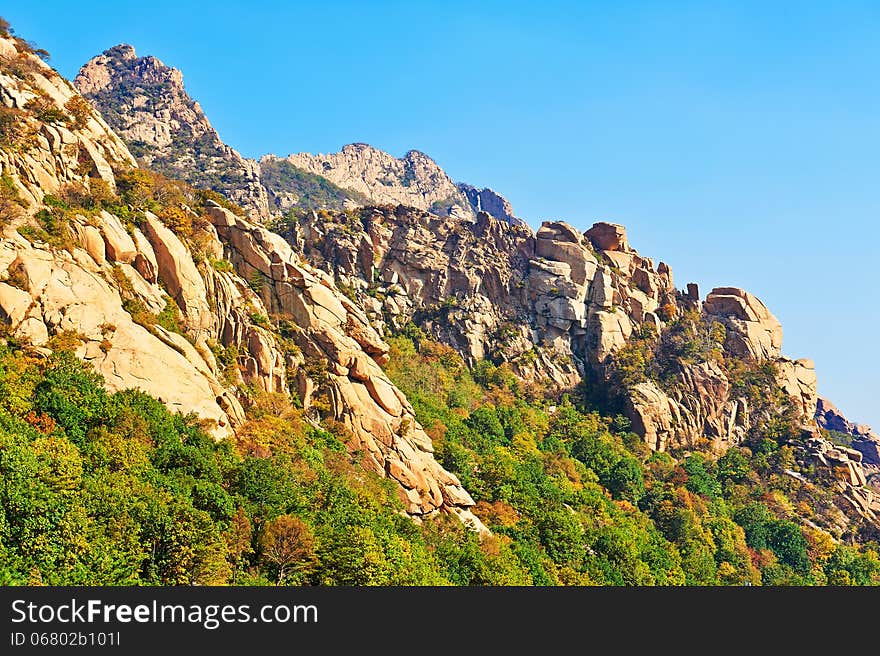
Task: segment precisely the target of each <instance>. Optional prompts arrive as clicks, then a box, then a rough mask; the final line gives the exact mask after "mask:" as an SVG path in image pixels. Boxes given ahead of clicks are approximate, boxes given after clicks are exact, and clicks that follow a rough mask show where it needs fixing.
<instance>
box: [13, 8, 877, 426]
mask: <svg viewBox="0 0 880 656" xmlns="http://www.w3.org/2000/svg"><path fill="white" fill-rule="evenodd" d="M771 5H772V6H771ZM0 13H2V14H3V15H4V16H5V17H6V18H7V19H8V20H9V21H10V22H11V23H12V24H13V27H14V28H15V29H16V30H17V31H18V33H19V34H20V35H22V36H24V37H25V38H29V39H32V40H34V41H36V42H37V43H38V44H39V45H40V46H42V47H44V48H46V49H48V50H49V51H50V52H51V53H52V63H53V64H54V65H55V67H56V68H58V69H59V70H60V71H61V73H62V74H64V75H65V76H66V77H68V78H71V79H72V78H73V76H74V75H75V74H76V71H77V70H78V68H79V66H80V65H82V64H83V63H84V62H85V61H87V60H88V59H89V58H90V57H92V56H93V55H95V54H98V53H100V52H101V51H103V50H105V49H107V48H109V47H111V46H113V45H115V44H117V43H123V42H125V43H130V44H132V45H134V46H135V48H136V49H137V51H138V53H139V54H141V55H146V54H152V55H155V56H157V57H159V58H160V59H161V60H163V61H164V62H165V63H167V64H169V65H171V66H175V67H177V68H179V69H181V70H182V71H183V72H184V77H185V82H186V85H187V89H188V90H189V92H190V94H191V95H192V96H193V97H194V98H195V99H196V100H198V101H199V102H200V103H201V104H202V107H203V108H204V110H205V112H206V113H207V114H208V117H209V118H210V119H211V121H212V122H213V123H214V125H215V127H216V128H217V129H218V131H219V132H220V135H221V137H222V138H223V139H224V140H225V141H226V142H227V143H229V144H231V145H232V146H233V147H235V148H236V149H238V150H239V151H240V152H241V153H242V154H244V155H247V156H259V155H262V154H264V153H268V152H271V153H275V154H279V155H283V154H287V153H289V152H302V151H308V152H334V151H337V150H338V149H339V148H340V147H341V146H343V145H344V144H346V143H350V142H354V141H364V142H367V143H370V144H372V145H374V146H376V147H378V148H382V149H384V150H387V151H389V152H391V153H393V154H396V155H402V154H403V153H404V152H406V151H407V150H409V149H411V148H416V149H418V150H422V151H424V152H426V153H428V154H429V155H431V156H432V157H433V158H434V159H435V160H437V162H438V163H439V164H440V165H441V166H443V167H444V168H445V169H446V171H447V172H448V173H449V174H450V176H452V177H453V178H454V179H455V180H459V181H467V182H470V183H472V184H475V185H481V186H483V185H485V186H490V187H492V188H493V189H495V190H496V191H498V192H500V193H502V194H503V195H505V196H506V197H507V198H508V199H509V200H510V201H511V203H512V204H513V207H514V209H515V210H516V212H517V214H518V215H520V216H522V217H523V218H525V219H526V220H527V221H528V222H529V223H530V224H531V225H532V226H535V227H536V226H538V225H540V222H541V221H542V220H547V219H563V220H566V221H569V222H570V223H572V224H574V225H576V226H578V227H580V228H586V227H589V226H590V225H591V224H592V223H593V222H594V221H596V220H610V221H614V222H617V223H623V224H625V225H626V226H627V228H628V231H629V238H630V243H631V244H632V245H633V246H634V247H635V248H637V249H638V250H639V252H641V253H642V254H643V255H646V256H649V257H653V258H654V259H655V261H658V260H663V261H665V262H667V263H669V264H670V265H671V266H672V269H673V272H674V274H675V280H676V284H677V286H679V287H684V285H685V284H686V283H687V282H690V281H696V282H698V283H700V288H701V293H702V294H704V295H705V294H706V293H707V292H708V291H709V290H710V289H711V288H712V287H713V286H721V285H734V286H739V287H744V288H746V289H748V290H750V291H752V292H753V293H755V294H756V295H757V296H759V297H760V298H761V299H762V300H764V302H765V303H766V304H767V305H768V306H769V308H770V309H771V311H772V312H774V313H775V314H776V316H777V317H779V319H780V320H781V321H782V324H783V326H784V329H785V341H784V345H783V350H784V352H785V354H786V355H788V356H791V357H795V358H799V357H810V358H813V359H814V360H815V362H816V367H817V370H818V374H819V389H820V393H822V394H823V395H825V396H828V397H829V398H831V399H832V400H833V401H835V402H836V403H837V405H838V406H839V407H840V408H841V409H842V410H843V411H844V412H845V413H846V414H848V415H849V417H850V419H852V420H855V421H863V422H868V423H871V424H873V425H874V426H875V427H877V428H880V401H878V398H880V395H878V382H880V381H878V379H880V375H878V372H880V345H878V344H880V337H878V326H880V277H878V273H877V266H878V260H880V257H878V256H880V227H878V216H880V188H878V178H880V175H878V174H880V112H878V109H880V107H878V105H880V85H878V82H877V79H878V70H880V39H878V36H877V35H878V34H880V4H878V3H877V2H876V0H875V1H868V2H853V1H848V0H838V1H837V2H813V1H811V0H802V1H800V2H772V3H769V2H766V1H763V0H762V1H759V2H751V1H739V2H717V3H713V2H705V1H703V2H676V1H674V0H671V1H670V2H657V1H656V0H648V1H645V2H627V1H625V0H619V1H615V2H610V1H606V2H589V1H583V0H582V1H579V2H563V1H555V0H544V1H542V2H519V1H517V0H505V1H504V2H458V1H455V0H444V1H443V2H439V1H435V2H420V1H418V0H409V1H407V2H379V1H376V2H363V1H361V2H340V1H332V0H324V1H322V2H297V1H289V2H256V1H252V2H248V3H244V2H235V3H233V2H225V1H223V0H214V1H213V2H211V3H195V2H183V1H181V0H176V1H174V2H168V1H166V0H151V1H150V2H143V1H137V2H132V1H129V0H115V2H112V3H110V2H95V1H88V0H81V1H79V2H75V3H73V2H67V1H64V2H62V1H58V0H41V1H40V2H34V1H33V0H12V1H11V2H10V1H7V2H4V3H3V7H2V8H0Z"/></svg>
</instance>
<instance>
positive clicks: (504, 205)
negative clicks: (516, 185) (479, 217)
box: [458, 182, 527, 225]
mask: <svg viewBox="0 0 880 656" xmlns="http://www.w3.org/2000/svg"><path fill="white" fill-rule="evenodd" d="M458 188H459V189H460V190H461V192H462V193H463V194H464V195H465V197H466V198H467V199H468V202H469V203H470V204H471V207H472V208H473V209H474V212H477V213H478V214H479V213H480V212H485V213H486V214H490V215H492V216H494V217H495V218H496V219H501V220H504V221H507V222H508V223H516V224H519V225H527V224H526V222H525V221H523V220H522V219H520V218H517V217H516V216H515V215H514V213H513V206H512V205H511V204H510V202H509V201H508V200H507V199H506V198H505V197H504V196H502V195H501V194H499V193H498V192H496V191H494V190H492V189H489V188H488V187H486V188H484V189H477V188H476V187H474V186H473V185H469V184H467V183H464V182H459V183H458Z"/></svg>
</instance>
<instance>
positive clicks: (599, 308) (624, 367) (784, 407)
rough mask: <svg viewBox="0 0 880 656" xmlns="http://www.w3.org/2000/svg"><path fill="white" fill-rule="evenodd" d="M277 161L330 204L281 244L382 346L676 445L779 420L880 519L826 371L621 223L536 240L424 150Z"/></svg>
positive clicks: (695, 445)
mask: <svg viewBox="0 0 880 656" xmlns="http://www.w3.org/2000/svg"><path fill="white" fill-rule="evenodd" d="M111 98H112V96H107V97H106V98H105V99H104V100H103V101H101V100H100V99H96V100H97V103H96V104H97V105H98V106H99V107H101V106H104V104H109V103H111V102H115V101H111ZM147 105H148V104H145V106H147ZM260 166H261V168H262V171H263V173H262V180H263V183H264V185H265V186H266V188H267V193H268V196H269V198H271V199H272V203H271V205H272V206H273V207H274V209H275V210H278V211H279V212H281V213H283V212H284V211H286V210H288V209H291V208H295V207H298V208H299V209H300V210H302V209H311V210H312V211H311V212H308V211H306V212H304V213H303V212H300V213H299V214H298V215H297V217H296V218H295V220H294V219H288V220H287V221H282V222H281V223H280V224H278V225H279V226H280V227H279V228H278V229H279V231H280V232H281V234H283V235H284V236H285V238H286V239H287V240H288V241H289V242H290V243H291V244H292V245H293V246H294V248H295V250H296V251H298V252H300V253H301V254H302V257H303V258H304V259H305V260H306V261H308V262H310V263H311V264H312V265H313V266H315V267H316V268H318V269H320V270H323V271H324V272H325V274H326V275H327V276H330V277H332V278H333V279H334V280H335V281H336V283H337V284H338V286H339V287H340V289H343V290H345V292H346V293H347V295H348V296H349V297H350V298H351V299H352V300H353V301H354V303H355V304H356V305H357V306H358V307H361V308H363V310H364V312H365V315H366V317H367V319H368V320H369V321H370V323H371V325H372V326H373V327H374V328H375V329H376V330H377V332H378V333H379V334H380V335H393V334H397V333H399V332H401V331H405V330H406V329H407V327H408V326H410V325H412V326H415V327H416V328H418V329H420V330H422V331H424V333H425V334H427V335H429V336H430V337H431V338H433V339H436V340H437V341H439V342H440V343H443V344H447V345H449V346H451V347H452V348H454V349H455V350H456V351H457V352H458V353H459V354H460V355H461V357H462V358H463V359H464V361H465V362H466V363H468V364H469V365H470V366H476V365H477V364H478V363H480V362H481V361H485V360H489V361H491V362H493V363H495V364H506V365H507V366H509V367H510V369H511V370H512V371H513V372H514V373H515V374H516V376H517V377H518V378H519V379H520V380H522V381H524V382H525V383H526V384H528V385H533V386H536V387H538V388H540V389H542V390H544V392H545V393H548V392H549V393H555V394H561V393H565V392H566V391H571V390H575V389H579V390H581V393H582V394H584V395H585V396H586V397H587V398H589V399H590V400H591V401H592V402H593V403H594V404H599V405H600V406H602V407H606V408H608V409H610V410H612V411H614V412H619V413H621V414H622V415H625V416H626V417H627V418H628V420H629V422H630V423H631V426H632V430H633V431H634V432H635V433H636V434H637V435H638V436H639V437H640V438H641V439H642V440H643V441H644V442H645V443H646V444H647V445H648V446H649V447H650V448H651V449H654V450H658V451H667V450H673V451H679V450H682V449H703V450H706V449H708V450H709V451H710V452H714V453H716V454H722V453H724V452H725V451H726V450H727V449H729V448H730V447H731V446H735V445H738V444H743V443H746V442H749V441H754V440H759V439H760V435H761V434H762V433H763V432H764V431H765V430H766V427H767V425H768V424H774V423H777V424H779V426H780V430H782V431H783V433H784V434H786V435H789V436H790V437H791V438H792V440H793V444H797V445H798V446H797V448H796V450H795V451H796V453H797V454H798V455H797V457H798V458H799V459H800V460H801V461H802V462H804V463H808V462H809V463H813V462H814V461H818V462H820V463H821V462H822V461H823V460H824V461H825V465H826V466H827V467H828V470H829V471H832V470H834V467H835V466H839V467H845V468H846V470H847V471H850V470H852V473H851V474H848V475H847V477H845V478H844V480H842V481H841V483H840V485H841V486H842V488H843V489H842V490H841V492H842V496H841V503H842V504H844V505H845V506H846V507H847V509H848V510H849V509H852V508H854V509H855V510H856V512H857V513H860V515H861V516H862V517H863V518H866V519H868V520H869V521H873V520H874V518H875V513H876V512H877V511H880V501H875V500H874V497H873V493H871V492H867V493H865V492H863V491H862V488H863V483H864V482H865V481H866V480H867V475H866V472H865V471H864V470H863V468H864V464H863V463H862V460H861V456H859V455H857V453H855V452H852V453H850V452H847V451H834V449H835V448H845V447H843V446H835V445H832V443H831V442H829V441H828V440H827V439H826V437H824V436H823V435H822V433H821V432H820V431H821V429H820V427H819V425H817V423H816V420H815V417H816V415H817V412H818V410H817V407H818V396H817V386H818V385H817V380H816V375H815V369H814V365H813V363H812V361H810V360H808V359H798V360H791V359H789V358H786V357H784V356H782V352H781V349H782V327H781V325H780V324H779V321H778V320H777V319H776V318H775V317H774V316H773V315H772V313H771V312H770V311H769V310H768V309H767V307H766V306H765V305H764V304H763V303H762V302H761V301H760V300H759V299H757V298H756V297H755V296H753V295H752V294H750V293H749V292H747V291H745V290H742V289H738V288H733V287H722V288H717V289H713V290H711V292H710V293H709V294H708V295H707V296H706V297H705V298H704V299H703V298H701V297H700V295H699V291H698V287H697V285H696V284H693V283H692V284H689V285H688V289H687V291H682V290H678V289H676V287H675V285H674V283H673V276H672V269H671V267H670V266H669V265H667V264H666V263H664V262H660V263H659V264H657V265H655V263H654V260H653V259H651V258H648V257H643V256H641V255H639V254H638V252H636V251H635V250H634V249H633V248H632V247H630V245H629V241H628V238H627V235H626V230H625V228H624V227H623V226H620V225H617V224H613V223H607V222H600V223H597V224H595V225H594V226H593V227H592V228H590V229H589V230H587V231H586V232H584V233H581V232H580V231H579V230H577V229H576V228H574V227H572V226H570V225H568V224H567V223H565V222H563V221H555V222H545V223H544V224H543V225H542V226H541V228H540V229H539V230H538V231H537V232H533V231H532V229H531V228H530V227H529V226H528V225H527V224H525V222H523V221H521V220H520V219H518V218H517V217H515V215H514V213H513V210H512V208H511V206H510V203H509V202H507V200H506V199H504V198H503V197H501V196H500V195H498V194H496V193H495V192H493V191H492V190H491V189H482V190H480V189H477V188H475V187H473V186H471V185H467V184H463V183H460V184H455V183H453V181H452V180H451V179H450V178H449V176H448V175H446V173H445V172H444V171H443V170H442V169H441V168H440V167H439V166H438V165H437V164H436V163H435V162H434V161H433V160H432V159H431V158H430V157H428V156H427V155H425V154H424V153H421V152H419V151H415V150H412V151H410V152H408V153H407V154H406V155H405V156H404V157H403V158H400V159H398V158H395V157H393V156H392V155H389V154H388V153H384V152H382V151H380V150H378V149H375V148H373V147H372V146H370V145H368V144H362V143H357V144H350V145H347V146H345V147H344V148H343V149H342V151H341V152H339V153H334V154H329V155H312V154H308V153H300V154H294V155H290V156H288V157H286V158H283V159H282V158H278V157H275V156H272V155H267V156H264V157H263V158H261V159H260ZM315 210H320V211H319V212H318V211H315ZM826 430H827V429H826ZM827 452H832V453H838V454H839V455H840V461H839V462H838V463H837V465H834V464H830V463H829V461H828V459H827V458H826V457H825V456H824V455H822V454H825V453H827ZM865 464H867V463H865ZM870 473H871V472H870V471H869V472H868V474H870Z"/></svg>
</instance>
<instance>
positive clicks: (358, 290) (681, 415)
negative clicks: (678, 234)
mask: <svg viewBox="0 0 880 656" xmlns="http://www.w3.org/2000/svg"><path fill="white" fill-rule="evenodd" d="M288 236H289V238H290V240H291V242H292V243H294V244H296V245H297V247H298V248H299V249H301V250H302V251H303V254H304V256H305V258H306V259H307V260H309V261H311V262H313V263H314V264H315V265H316V266H318V267H319V268H321V269H323V270H324V271H325V272H326V273H327V274H328V275H335V276H336V279H337V280H338V282H339V283H340V284H341V285H343V286H344V287H345V288H347V289H350V290H352V291H353V292H354V294H355V296H356V298H357V300H358V303H359V304H361V305H362V306H363V307H364V309H365V311H366V314H367V317H368V319H369V320H370V321H371V323H372V324H373V326H374V327H375V328H376V329H377V330H378V331H379V332H380V333H381V332H382V331H384V330H387V329H389V328H390V329H399V328H401V327H403V326H404V325H405V324H406V323H407V322H409V321H414V322H416V323H417V324H419V325H420V326H421V327H422V328H423V329H425V330H427V331H428V332H429V333H431V334H433V335H434V336H435V337H436V338H438V339H440V340H441V341H443V342H445V343H447V344H449V345H451V346H453V347H454V348H456V349H457V350H458V351H459V352H460V353H461V354H462V355H463V356H464V357H465V359H466V360H467V361H468V362H476V361H478V360H480V359H482V358H486V357H488V358H492V359H493V360H495V361H505V362H509V363H510V364H511V366H512V367H513V369H514V371H515V372H516V373H517V374H518V375H520V376H521V377H522V378H524V379H526V380H531V381H540V382H543V383H549V384H550V385H551V386H553V387H556V388H557V389H560V390H568V389H571V388H573V387H575V386H576V385H577V384H578V383H580V382H581V380H582V379H584V378H585V377H586V378H590V379H591V380H596V379H597V378H598V380H599V381H601V380H602V379H603V378H604V377H605V376H606V375H607V373H608V367H609V365H610V364H611V362H612V361H613V357H614V354H615V353H616V352H617V351H618V350H619V349H620V348H622V347H623V346H624V345H626V344H627V343H628V342H629V340H630V339H631V338H632V336H633V335H634V334H636V333H640V332H641V331H643V330H644V326H645V325H648V326H652V327H653V330H655V331H657V332H659V333H661V334H662V333H663V332H664V331H666V330H667V329H668V328H669V326H670V322H674V321H675V317H676V316H678V315H680V314H681V313H682V312H685V311H693V310H694V309H696V308H699V307H700V303H699V299H698V295H697V292H696V290H694V293H693V294H691V296H688V295H687V294H684V293H682V292H678V291H677V290H676V289H675V287H674V285H673V279H672V271H671V269H670V268H669V266H668V265H666V264H664V263H662V262H661V263H660V264H659V265H657V266H655V265H654V263H653V261H652V260H650V259H648V258H644V257H642V256H640V255H639V254H638V253H637V252H636V251H634V250H633V249H632V248H631V247H630V246H629V243H628V241H627V236H626V231H625V229H624V228H623V227H622V226H619V225H616V224H611V223H604V222H603V223H597V224H595V225H594V226H593V227H592V228H590V229H589V230H587V231H586V232H584V233H581V232H580V231H579V230H577V229H576V228H574V227H573V226H571V225H569V224H566V223H564V222H561V221H554V222H546V223H544V224H543V225H542V226H541V228H540V229H539V230H538V231H537V233H532V231H531V229H530V228H528V227H527V226H522V225H515V224H511V223H509V222H508V221H506V220H499V219H496V218H494V217H492V216H490V215H488V214H486V213H480V214H479V215H478V217H477V221H476V223H474V224H470V223H469V222H467V221H464V220H461V219H456V218H455V217H439V216H436V215H432V214H429V213H426V212H423V211H418V210H415V209H411V208H409V209H408V208H404V207H396V208H391V207H384V208H368V209H366V210H364V211H363V212H362V213H361V214H360V217H359V218H358V219H353V218H352V217H351V216H350V215H346V214H341V213H340V214H337V215H335V218H331V219H327V217H326V216H324V217H322V218H318V217H317V216H313V217H312V218H311V220H308V219H307V220H305V221H303V222H302V223H301V224H300V225H298V226H297V228H296V230H295V231H294V232H293V233H291V234H290V235H288ZM692 296H697V298H692ZM702 310H703V312H702V315H701V316H702V317H703V320H704V321H705V322H706V325H707V326H708V325H711V323H712V322H713V321H714V322H717V323H718V324H720V325H722V326H724V327H725V329H724V331H723V332H724V333H726V336H727V337H726V339H725V340H724V341H725V344H724V346H725V348H726V350H727V351H728V352H729V353H730V354H731V355H732V357H741V358H745V359H746V360H749V361H754V362H760V361H764V360H771V361H773V362H774V363H775V364H776V366H777V370H778V381H777V384H778V385H779V387H780V388H781V390H782V391H783V392H784V393H785V394H786V395H788V396H789V397H790V398H791V399H792V406H793V407H794V409H795V413H796V415H797V416H798V417H800V418H801V421H802V422H803V423H805V424H808V423H810V422H811V421H812V417H813V414H814V411H815V404H816V377H815V371H814V369H813V365H812V363H811V362H810V361H808V360H798V361H791V360H788V359H785V358H782V357H781V356H780V347H781V342H782V331H781V327H780V326H779V322H778V321H776V319H775V318H774V317H773V316H772V314H770V312H769V311H768V310H767V309H766V307H765V306H764V305H763V303H761V302H760V301H759V300H758V299H757V298H755V297H754V296H753V295H751V294H749V293H748V292H745V291H743V290H740V289H736V288H723V289H716V290H713V292H712V293H711V294H710V295H709V298H708V299H707V301H706V302H705V303H703V304H702ZM698 316H700V315H698ZM719 346H720V345H719ZM600 384H601V383H600ZM733 389H734V385H733V384H732V383H731V381H730V380H729V379H728V377H727V374H726V373H725V371H724V370H723V369H722V368H721V367H720V366H719V365H718V364H717V363H715V362H713V361H711V360H710V361H706V362H701V363H691V362H687V361H681V362H680V366H679V368H678V372H677V374H676V375H675V377H674V379H671V380H669V381H667V383H666V384H665V385H664V387H663V388H662V389H661V387H660V386H659V385H658V384H657V383H656V382H653V381H650V380H649V381H646V382H642V383H639V384H637V385H634V386H633V387H631V388H630V389H628V390H625V392H624V405H625V408H626V410H627V413H628V414H629V416H630V418H631V419H632V420H633V425H634V428H635V430H636V431H637V432H638V433H639V434H641V435H642V436H643V437H644V439H645V441H646V442H647V443H648V444H649V445H650V446H651V447H652V448H654V449H661V450H662V449H666V448H669V447H673V446H676V447H700V446H705V445H706V444H708V445H709V446H710V447H711V448H713V449H715V450H717V451H723V450H724V449H726V448H727V447H729V446H731V445H733V444H737V443H739V442H740V441H742V439H743V438H744V436H745V435H746V434H747V432H748V431H749V429H750V428H751V426H752V425H753V423H754V417H753V416H752V415H753V413H754V412H756V411H757V410H756V409H755V408H752V407H749V403H748V401H747V400H746V398H745V397H742V396H737V395H735V394H734V392H733ZM768 394H769V391H768Z"/></svg>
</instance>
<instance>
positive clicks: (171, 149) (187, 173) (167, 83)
mask: <svg viewBox="0 0 880 656" xmlns="http://www.w3.org/2000/svg"><path fill="white" fill-rule="evenodd" d="M74 85H75V86H76V88H77V89H78V90H79V91H80V92H81V93H82V94H83V96H85V97H86V98H87V99H88V100H89V101H90V102H91V103H92V104H93V105H94V106H95V107H96V108H97V109H98V110H99V111H101V113H102V115H103V116H104V117H105V118H106V120H107V122H108V123H109V124H110V126H111V127H112V128H113V129H114V130H115V131H116V132H117V133H118V134H119V135H120V136H121V137H122V138H123V139H124V140H125V141H126V143H127V144H128V145H129V147H130V148H131V150H132V152H133V153H134V154H135V156H137V157H138V159H139V160H140V161H141V162H142V163H143V164H145V165H147V166H149V167H151V168H153V169H154V170H157V171H159V172H161V173H164V174H166V175H169V176H171V177H175V178H179V179H182V180H186V181H187V182H189V183H191V184H193V185H195V186H197V187H200V188H205V189H213V190H215V191H219V192H220V193H223V194H224V195H226V196H227V197H228V198H229V199H230V200H232V201H233V202H236V203H238V204H239V205H241V206H242V207H244V208H245V210H246V211H247V212H248V213H249V214H250V215H251V216H252V217H253V218H255V219H259V220H262V219H266V218H268V216H269V207H268V201H267V197H266V192H265V190H264V189H263V187H262V185H261V184H260V175H259V166H258V165H257V163H256V162H254V161H253V160H247V159H245V158H243V157H242V156H241V155H240V154H239V153H238V152H236V151H235V150H234V149H232V148H230V147H229V146H227V145H226V144H225V143H223V141H222V140H221V139H220V136H219V135H218V134H217V131H216V130H215V129H214V127H213V126H212V125H211V123H210V121H209V120H208V117H207V116H206V115H205V113H204V111H202V108H201V106H200V105H199V103H197V102H196V101H195V100H193V99H192V98H191V97H190V96H189V94H188V93H187V92H186V89H185V87H184V84H183V73H182V72H181V71H180V70H178V69H176V68H172V67H170V66H167V65H165V64H164V63H163V62H162V61H161V60H159V59H157V58H156V57H152V56H146V57H138V56H137V54H136V52H135V49H134V47H132V46H130V45H127V44H121V45H118V46H114V47H113V48H110V49H109V50H106V51H104V52H103V53H102V54H101V55H98V56H97V57H94V58H92V59H91V60H89V62H87V63H86V64H85V66H83V67H82V68H81V69H80V71H79V74H78V75H77V76H76V79H75V80H74Z"/></svg>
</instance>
